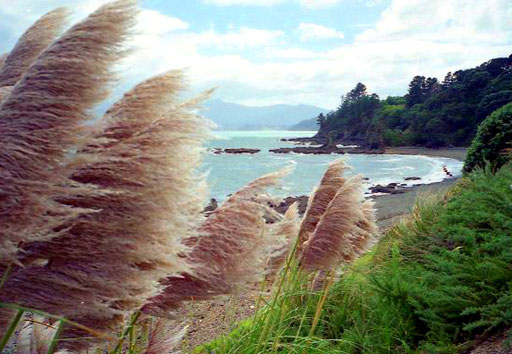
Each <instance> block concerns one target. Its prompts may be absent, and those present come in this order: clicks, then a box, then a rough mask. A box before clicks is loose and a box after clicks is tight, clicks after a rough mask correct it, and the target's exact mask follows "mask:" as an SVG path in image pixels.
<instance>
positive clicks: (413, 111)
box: [317, 56, 512, 147]
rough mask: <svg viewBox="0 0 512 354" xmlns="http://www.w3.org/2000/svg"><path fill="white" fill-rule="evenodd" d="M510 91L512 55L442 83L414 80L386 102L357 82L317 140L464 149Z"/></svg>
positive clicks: (508, 99) (449, 76) (509, 96)
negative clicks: (405, 91)
mask: <svg viewBox="0 0 512 354" xmlns="http://www.w3.org/2000/svg"><path fill="white" fill-rule="evenodd" d="M511 88H512V56H510V57H508V58H507V57H504V58H495V59H491V60H489V61H487V62H485V63H483V64H481V65H479V66H477V67H475V68H471V69H465V70H458V71H456V72H454V73H451V72H449V73H448V74H446V76H445V78H444V80H443V81H439V80H438V79H436V78H432V77H428V78H426V77H425V76H415V77H414V78H413V79H412V80H411V82H410V84H409V89H408V92H407V93H406V94H405V95H404V96H398V97H388V98H386V99H385V100H381V99H380V98H379V96H378V95H377V94H375V93H369V92H367V90H366V86H365V85H364V84H362V83H358V84H357V85H356V87H355V88H354V89H353V90H351V91H350V92H348V93H347V94H346V95H344V96H342V100H341V104H340V106H339V108H338V109H337V110H336V111H334V112H331V113H329V114H327V116H326V118H325V119H324V120H323V121H322V124H321V126H320V129H319V132H318V135H317V136H318V137H323V138H327V139H330V140H333V139H334V140H341V141H345V142H354V143H358V144H361V145H366V146H369V147H382V145H388V146H399V145H420V146H427V147H440V146H450V145H453V146H468V145H469V143H470V142H471V140H472V139H473V138H474V136H475V134H476V131H477V128H478V125H479V124H480V123H481V122H482V121H483V120H484V119H485V118H486V117H487V116H488V115H489V114H490V113H491V112H493V111H494V110H496V109H497V108H499V107H501V106H503V105H505V104H507V103H509V102H511V101H512V89H511Z"/></svg>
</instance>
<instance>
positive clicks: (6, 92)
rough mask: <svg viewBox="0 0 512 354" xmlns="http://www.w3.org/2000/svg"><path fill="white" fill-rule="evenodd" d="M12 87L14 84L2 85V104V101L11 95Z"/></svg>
mask: <svg viewBox="0 0 512 354" xmlns="http://www.w3.org/2000/svg"><path fill="white" fill-rule="evenodd" d="M12 88H13V86H5V87H0V104H2V101H3V100H4V99H5V98H6V97H7V96H9V95H10V93H11V91H12Z"/></svg>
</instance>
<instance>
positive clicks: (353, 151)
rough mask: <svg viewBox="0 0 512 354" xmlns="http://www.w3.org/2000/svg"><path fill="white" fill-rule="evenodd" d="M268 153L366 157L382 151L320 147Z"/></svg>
mask: <svg viewBox="0 0 512 354" xmlns="http://www.w3.org/2000/svg"><path fill="white" fill-rule="evenodd" d="M269 151H270V152H273V153H276V154H288V153H290V152H294V153H297V154H315V155H319V154H346V153H347V154H366V155H374V154H383V153H384V150H381V149H367V148H362V147H341V148H339V147H337V146H336V145H322V146H320V147H317V146H298V147H293V148H279V149H272V150H269Z"/></svg>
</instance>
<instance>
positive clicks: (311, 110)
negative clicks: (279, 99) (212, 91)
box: [203, 99, 328, 130]
mask: <svg viewBox="0 0 512 354" xmlns="http://www.w3.org/2000/svg"><path fill="white" fill-rule="evenodd" d="M204 107H205V111H204V112H203V114H204V115H205V116H206V117H207V118H209V119H211V120H212V121H214V122H215V123H216V124H217V125H218V129H222V130H261V129H293V130H316V129H318V127H317V126H316V122H315V124H314V125H312V124H310V123H311V122H310V121H311V120H313V121H314V120H315V119H316V117H317V116H318V115H319V114H320V113H323V114H326V113H327V112H328V110H326V109H324V108H320V107H315V106H309V105H304V104H300V105H287V104H277V105H273V106H262V107H251V106H243V105H240V104H236V103H229V102H224V101H222V100H218V99H217V100H210V101H207V102H206V103H205V104H204ZM303 121H307V122H303ZM308 123H309V124H308Z"/></svg>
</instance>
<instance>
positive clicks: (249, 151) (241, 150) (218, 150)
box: [212, 148, 261, 154]
mask: <svg viewBox="0 0 512 354" xmlns="http://www.w3.org/2000/svg"><path fill="white" fill-rule="evenodd" d="M212 150H213V153H214V154H257V153H258V152H260V151H261V150H260V149H247V148H238V149H221V148H213V149H212Z"/></svg>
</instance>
